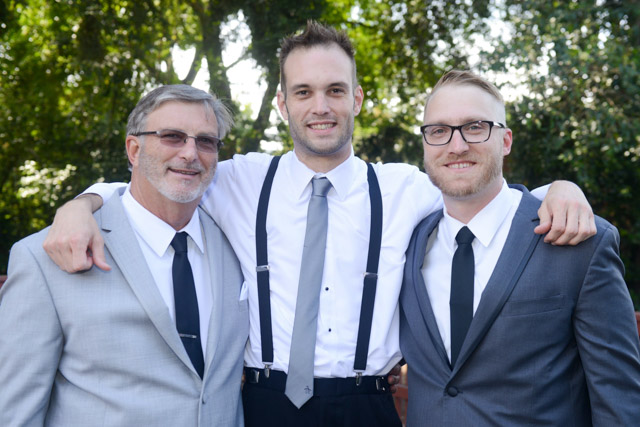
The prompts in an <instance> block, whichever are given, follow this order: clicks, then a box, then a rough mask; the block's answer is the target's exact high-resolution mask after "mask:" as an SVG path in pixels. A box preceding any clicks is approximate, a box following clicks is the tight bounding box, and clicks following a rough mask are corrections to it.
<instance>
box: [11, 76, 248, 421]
mask: <svg viewBox="0 0 640 427" xmlns="http://www.w3.org/2000/svg"><path fill="white" fill-rule="evenodd" d="M232 122H233V120H232V117H231V115H230V113H229V111H228V110H227V108H226V107H225V106H224V105H223V104H222V103H221V102H220V101H219V100H217V99H216V98H215V97H213V96H212V95H210V94H209V93H207V92H204V91H201V90H199V89H195V88H192V87H190V86H185V85H172V86H163V87H160V88H158V89H156V90H154V91H152V92H150V93H149V94H148V95H146V96H145V97H143V98H142V99H141V100H140V102H139V103H138V105H137V106H136V107H135V109H134V110H133V112H132V113H131V115H130V116H129V122H128V125H127V138H126V150H127V155H128V158H129V162H130V165H131V183H130V184H129V185H128V186H127V187H126V188H124V189H123V190H122V191H121V192H120V197H112V198H111V199H110V200H109V202H108V203H106V204H105V205H104V206H103V207H102V208H101V209H100V210H98V211H97V212H96V213H95V215H94V217H95V219H96V221H97V223H98V224H99V227H100V238H101V239H103V240H104V244H105V255H106V257H107V259H108V262H109V264H110V265H111V266H113V268H111V269H110V270H108V271H103V270H100V269H99V268H97V267H93V268H91V269H89V270H86V271H84V272H81V273H76V274H69V273H65V272H63V271H62V270H60V269H59V268H58V267H57V266H56V265H55V264H54V263H53V262H52V261H51V260H50V259H49V257H48V256H47V255H46V254H45V252H44V250H43V249H42V241H43V240H44V238H45V236H46V233H47V230H43V231H41V232H40V233H37V234H34V235H32V236H29V237H27V238H25V239H24V240H22V241H20V242H18V243H16V244H15V246H14V247H13V249H12V251H11V256H10V260H9V275H8V280H7V282H6V283H5V285H4V287H3V288H2V291H1V292H0V360H2V364H0V383H1V384H2V393H0V425H3V426H25V425H29V426H31V425H150V426H176V425H180V426H200V425H204V426H213V425H215V426H238V425H242V424H243V417H242V403H241V399H240V378H241V376H242V360H243V357H242V354H243V351H244V346H245V344H246V341H247V337H248V330H249V318H248V304H247V298H246V291H245V292H244V293H243V292H242V284H243V277H242V272H241V269H240V264H239V262H238V259H237V258H236V256H235V254H234V252H233V250H232V248H231V246H230V245H229V242H228V241H227V239H226V237H225V235H224V234H223V233H222V231H220V229H219V228H218V226H217V225H216V223H215V222H214V221H213V219H211V217H210V216H209V214H208V213H207V212H205V211H204V210H202V209H199V208H198V203H199V202H200V199H201V197H202V194H203V193H204V191H205V189H206V188H207V187H208V186H209V184H210V183H211V181H212V179H213V176H214V173H215V170H216V165H217V161H218V149H219V148H220V146H221V145H222V142H221V138H222V137H224V135H225V134H226V133H227V132H228V131H229V129H230V128H231V126H232ZM26 361H28V363H25V362H26ZM17 373H19V374H17Z"/></svg>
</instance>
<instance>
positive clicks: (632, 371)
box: [400, 190, 640, 427]
mask: <svg viewBox="0 0 640 427" xmlns="http://www.w3.org/2000/svg"><path fill="white" fill-rule="evenodd" d="M539 205H540V202H539V201H538V200H536V199H535V198H533V197H532V196H531V195H530V194H529V193H528V192H526V190H524V194H523V197H522V201H521V203H520V206H519V208H518V210H517V212H516V215H515V218H514V219H513V223H512V225H511V230H510V232H509V235H508V237H507V241H506V243H505V246H504V248H503V250H502V253H501V255H500V258H499V260H498V263H497V265H496V267H495V270H494V272H493V274H492V276H491V278H490V279H489V282H488V284H487V287H486V289H485V290H484V292H483V294H482V299H481V300H480V305H479V306H478V309H477V311H476V313H475V315H474V317H473V320H472V322H471V326H470V328H469V331H468V333H467V337H466V339H465V341H464V343H463V345H462V348H461V350H460V355H459V357H458V360H457V362H456V365H455V366H453V368H452V367H450V366H449V359H448V357H447V353H446V351H445V348H444V344H443V342H442V339H441V336H440V332H439V330H438V325H437V324H436V319H435V316H434V314H433V311H432V308H431V302H430V301H429V295H428V292H427V290H426V287H425V283H424V279H423V276H422V274H421V272H420V269H421V268H422V264H423V260H424V255H425V250H426V245H427V240H428V238H429V236H430V234H431V233H432V231H433V230H434V228H435V227H436V226H437V224H438V222H439V220H440V218H441V217H442V212H441V211H440V212H436V213H435V214H432V215H430V216H429V217H427V218H426V219H425V220H423V221H422V223H420V224H419V225H418V227H417V228H416V230H415V232H414V235H413V237H412V239H411V243H410V245H409V249H408V252H407V262H406V268H405V278H404V283H403V288H402V291H401V297H400V301H401V314H400V346H401V349H402V354H403V355H404V357H405V359H406V361H407V363H408V379H407V380H408V384H409V404H408V415H407V425H408V426H427V425H433V426H439V427H442V426H445V427H446V426H452V427H453V426H455V427H460V426H524V425H526V426H532V425H549V426H563V427H564V426H588V425H592V424H593V425H598V426H607V427H609V426H631V425H639V423H640V356H639V354H640V350H639V344H638V331H637V330H636V323H635V317H634V312H633V306H632V304H631V299H630V297H629V293H628V290H627V287H626V285H625V282H624V279H623V274H624V273H623V271H624V267H623V265H622V262H621V261H620V258H619V256H618V243H619V236H618V232H617V230H616V229H615V228H614V227H613V226H612V225H611V224H609V223H607V222H606V221H604V220H603V219H602V218H597V219H596V225H597V228H598V233H597V235H596V236H594V237H592V238H590V239H588V240H587V241H585V242H583V243H581V244H579V245H578V246H574V247H571V246H552V245H548V244H545V243H544V242H543V241H542V239H541V238H540V236H538V235H536V234H534V232H533V229H534V227H535V226H536V225H537V224H538V218H537V209H538V207H539Z"/></svg>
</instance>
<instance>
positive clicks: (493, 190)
mask: <svg viewBox="0 0 640 427" xmlns="http://www.w3.org/2000/svg"><path fill="white" fill-rule="evenodd" d="M496 181H497V182H495V183H493V184H491V185H488V186H486V187H485V188H484V189H482V190H480V191H478V192H476V193H474V194H470V195H468V196H463V197H453V196H449V195H446V194H443V195H442V199H443V201H444V205H445V206H446V207H447V213H448V214H449V215H450V216H451V217H452V218H455V219H457V220H458V221H460V222H462V223H463V224H468V223H469V221H471V220H472V219H473V217H474V216H476V215H477V214H478V212H480V211H481V210H482V209H484V208H485V206H487V205H488V204H489V203H490V202H491V201H492V200H493V199H495V197H496V196H497V195H498V194H499V193H500V190H501V189H502V176H500V179H499V180H496Z"/></svg>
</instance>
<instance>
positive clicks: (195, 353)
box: [171, 232, 204, 378]
mask: <svg viewBox="0 0 640 427" xmlns="http://www.w3.org/2000/svg"><path fill="white" fill-rule="evenodd" d="M171 246H172V247H173V249H174V250H175V255H174V256H173V271H172V272H173V298H174V301H175V308H176V328H177V329H178V334H179V335H180V339H181V340H182V345H184V348H185V349H186V350H187V354H188V355H189V358H190V359H191V363H193V367H194V368H195V369H196V371H197V372H198V375H200V378H202V375H203V374H204V357H203V355H202V344H201V340H200V314H199V311H198V297H197V295H196V286H195V283H194V281H193V272H192V271H191V264H190V263H189V258H187V233H185V232H181V233H176V235H175V237H174V238H173V240H172V241H171Z"/></svg>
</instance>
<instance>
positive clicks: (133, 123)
mask: <svg viewBox="0 0 640 427" xmlns="http://www.w3.org/2000/svg"><path fill="white" fill-rule="evenodd" d="M169 101H176V102H190V103H202V104H203V105H204V106H205V108H207V110H209V111H210V112H213V114H214V115H215V117H216V121H217V122H218V138H220V139H222V138H224V137H225V135H226V134H227V133H228V132H229V131H230V130H231V128H232V127H233V116H232V115H231V112H230V111H229V108H228V107H227V106H226V105H225V104H224V103H223V102H222V101H220V100H219V99H218V98H216V97H215V96H214V95H212V94H210V93H208V92H205V91H203V90H200V89H196V88H195V87H193V86H189V85H165V86H160V87H159V88H157V89H154V90H152V91H151V92H149V93H148V94H146V95H145V96H143V97H142V99H140V101H138V104H137V105H136V107H135V108H134V109H133V111H132V112H131V114H129V121H128V122H127V135H135V134H137V133H140V132H143V131H144V130H145V125H146V122H147V117H148V116H149V114H151V113H152V112H154V111H155V110H156V109H157V108H158V107H160V105H162V104H164V103H165V102H169Z"/></svg>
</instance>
